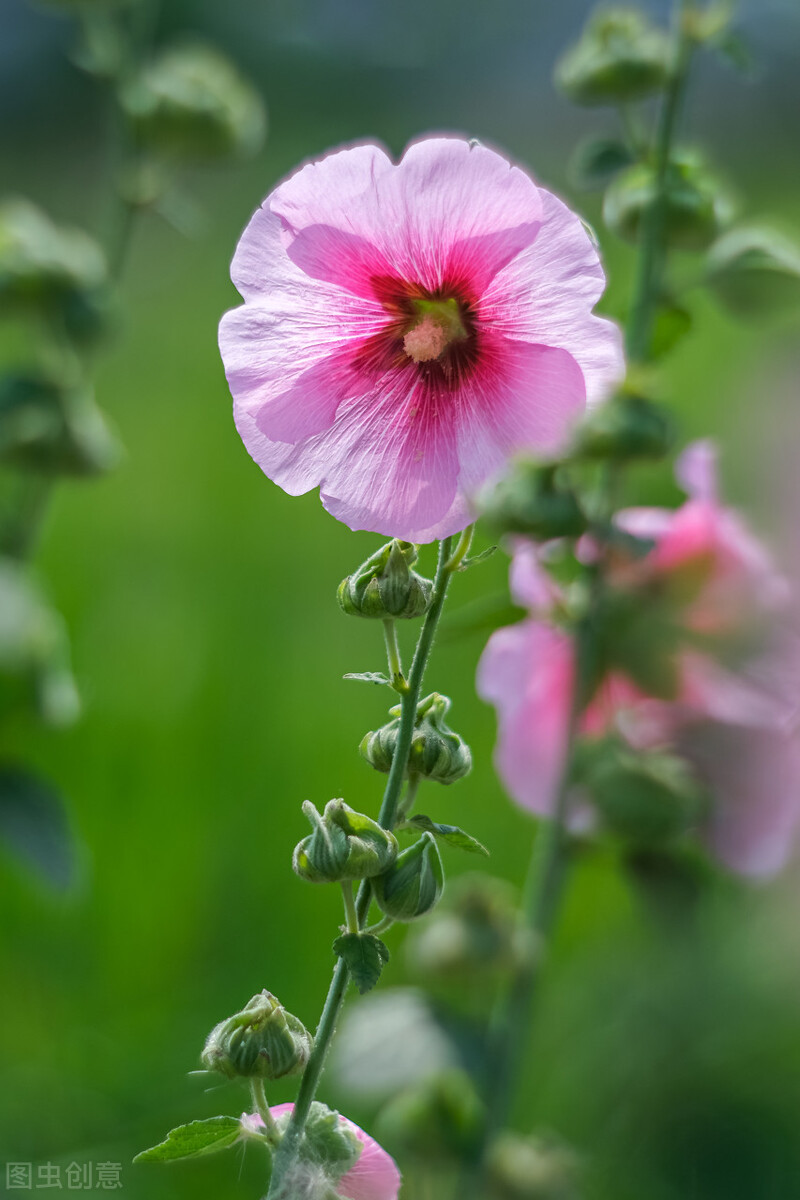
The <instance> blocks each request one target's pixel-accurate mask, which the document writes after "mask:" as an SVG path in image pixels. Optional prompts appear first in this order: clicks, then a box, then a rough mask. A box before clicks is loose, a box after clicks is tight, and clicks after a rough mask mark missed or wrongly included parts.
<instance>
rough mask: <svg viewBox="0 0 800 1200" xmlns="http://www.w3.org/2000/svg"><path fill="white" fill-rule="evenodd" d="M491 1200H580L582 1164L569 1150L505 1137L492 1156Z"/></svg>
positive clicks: (534, 1140)
mask: <svg viewBox="0 0 800 1200" xmlns="http://www.w3.org/2000/svg"><path fill="white" fill-rule="evenodd" d="M488 1176H489V1179H488V1196H489V1197H491V1200H579V1195H580V1193H579V1189H578V1162H577V1159H576V1157H575V1154H574V1153H573V1152H572V1151H571V1150H569V1149H568V1148H567V1147H565V1146H561V1145H559V1144H558V1143H556V1142H553V1141H548V1140H546V1139H544V1138H537V1137H522V1136H520V1134H517V1133H502V1134H500V1136H499V1137H498V1138H497V1139H496V1140H495V1141H494V1142H493V1143H492V1145H491V1146H490V1148H489V1154H488Z"/></svg>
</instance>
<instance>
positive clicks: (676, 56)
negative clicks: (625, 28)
mask: <svg viewBox="0 0 800 1200" xmlns="http://www.w3.org/2000/svg"><path fill="white" fill-rule="evenodd" d="M690 8H691V0H677V3H676V5H675V12H674V17H673V27H674V30H673V65H672V71H671V74H670V78H669V82H668V84H667V89H666V92H665V94H664V98H663V101H662V104H661V109H660V112H659V118H658V125H657V128H656V135H655V144H654V147H653V164H654V171H655V194H654V197H653V202H652V204H651V205H650V206H649V208H648V209H647V210H646V211H645V213H644V216H643V218H642V237H641V249H640V252H639V265H638V270H637V273H636V284H635V288H634V295H633V303H632V305H631V315H630V319H629V322H628V328H627V331H626V338H625V345H626V349H627V352H628V358H629V360H630V361H631V362H632V363H643V362H647V360H648V358H649V357H650V354H649V350H650V339H651V337H652V332H653V321H654V319H655V313H656V308H657V305H658V299H659V296H660V293H661V286H662V278H663V273H664V260H665V254H666V246H665V241H664V218H665V216H666V207H667V180H668V175H669V167H670V159H671V157H672V150H673V144H674V140H675V130H676V128H677V124H678V118H679V116H680V111H681V106H682V104H683V99H684V96H685V94H686V82H687V79H688V76H689V67H690V65H691V59H692V51H693V48H694V42H693V39H692V37H691V36H690V34H689V31H688V22H687V20H686V16H687V13H688V12H689V10H690Z"/></svg>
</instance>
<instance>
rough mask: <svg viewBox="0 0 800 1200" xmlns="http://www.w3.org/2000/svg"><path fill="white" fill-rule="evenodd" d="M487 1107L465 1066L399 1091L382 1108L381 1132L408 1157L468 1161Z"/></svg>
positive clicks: (384, 1138) (378, 1126)
mask: <svg viewBox="0 0 800 1200" xmlns="http://www.w3.org/2000/svg"><path fill="white" fill-rule="evenodd" d="M483 1120H484V1110H483V1106H482V1104H481V1102H480V1100H479V1099H478V1097H477V1095H476V1094H475V1088H474V1086H473V1084H472V1081H471V1079H470V1078H469V1076H468V1075H467V1073H466V1072H465V1071H457V1070H452V1071H447V1072H445V1073H443V1074H441V1075H434V1076H433V1077H432V1078H429V1079H425V1080H423V1081H422V1082H420V1083H418V1084H415V1085H413V1086H411V1087H408V1088H404V1089H403V1090H402V1091H400V1092H398V1093H397V1094H396V1095H395V1096H393V1097H392V1099H391V1100H389V1101H388V1103H387V1104H386V1105H384V1107H383V1108H382V1109H381V1111H380V1114H379V1116H378V1120H377V1127H376V1133H377V1135H378V1137H379V1139H380V1140H381V1141H385V1142H386V1143H387V1144H388V1145H389V1146H391V1147H392V1148H393V1149H395V1150H396V1151H397V1152H400V1153H402V1154H403V1156H404V1157H408V1158H415V1159H419V1160H422V1161H423V1162H425V1163H430V1162H431V1161H433V1162H440V1163H452V1162H464V1161H465V1160H467V1159H469V1158H470V1156H471V1154H473V1153H474V1149H475V1146H476V1144H477V1142H478V1139H479V1138H480V1133H481V1127H482V1125H483Z"/></svg>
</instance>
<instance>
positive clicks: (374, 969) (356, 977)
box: [333, 933, 389, 996]
mask: <svg viewBox="0 0 800 1200" xmlns="http://www.w3.org/2000/svg"><path fill="white" fill-rule="evenodd" d="M333 952H334V954H338V955H339V957H340V958H343V959H344V961H345V963H346V965H347V969H348V971H349V972H350V975H351V976H352V979H353V983H354V984H355V985H356V987H357V988H358V990H359V992H360V993H361V995H362V996H363V995H364V993H365V992H368V991H370V990H371V989H372V988H374V987H375V984H376V983H377V982H378V980H379V979H380V977H381V971H382V970H383V968H384V966H385V965H386V963H387V962H388V961H389V949H388V947H387V946H385V945H384V943H383V942H382V941H381V939H380V938H377V937H375V936H374V934H371V933H344V934H342V936H341V937H338V938H337V939H336V941H335V942H334V943H333Z"/></svg>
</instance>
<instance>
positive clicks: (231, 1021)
mask: <svg viewBox="0 0 800 1200" xmlns="http://www.w3.org/2000/svg"><path fill="white" fill-rule="evenodd" d="M313 1045H314V1039H313V1038H312V1036H311V1034H310V1033H309V1032H308V1030H307V1029H306V1028H305V1026H304V1025H303V1024H302V1023H301V1022H300V1021H298V1019H297V1017H295V1016H293V1015H292V1014H291V1013H290V1012H287V1011H286V1009H285V1008H284V1007H283V1005H282V1004H281V1003H280V1002H279V1001H278V1000H277V999H276V998H275V996H273V995H272V994H271V993H270V992H268V991H266V990H264V991H263V992H259V993H258V995H256V996H253V998H252V1000H251V1001H250V1002H249V1003H248V1004H246V1005H245V1007H244V1008H243V1009H242V1011H241V1012H238V1013H234V1015H233V1016H232V1017H228V1018H227V1020H225V1021H220V1023H219V1025H215V1027H214V1028H213V1029H212V1030H211V1033H210V1034H209V1035H208V1038H207V1039H206V1044H205V1047H204V1049H203V1053H202V1055H201V1061H202V1063H203V1066H204V1067H205V1068H206V1070H207V1071H219V1072H220V1073H221V1074H222V1075H226V1076H227V1077H228V1079H235V1078H236V1077H237V1076H242V1077H245V1078H250V1077H252V1076H256V1077H258V1078H259V1079H283V1078H284V1076H287V1075H297V1074H298V1073H299V1072H300V1071H302V1070H303V1069H304V1067H305V1065H306V1063H307V1062H308V1057H309V1055H310V1054H311V1050H312V1048H313Z"/></svg>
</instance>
